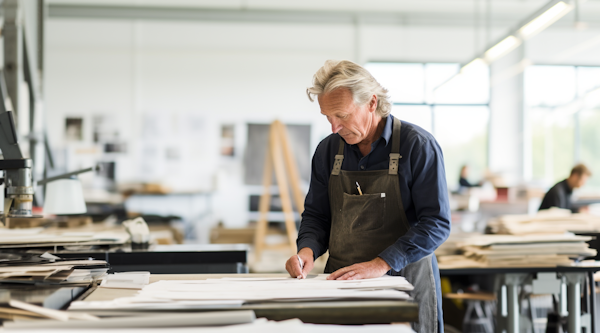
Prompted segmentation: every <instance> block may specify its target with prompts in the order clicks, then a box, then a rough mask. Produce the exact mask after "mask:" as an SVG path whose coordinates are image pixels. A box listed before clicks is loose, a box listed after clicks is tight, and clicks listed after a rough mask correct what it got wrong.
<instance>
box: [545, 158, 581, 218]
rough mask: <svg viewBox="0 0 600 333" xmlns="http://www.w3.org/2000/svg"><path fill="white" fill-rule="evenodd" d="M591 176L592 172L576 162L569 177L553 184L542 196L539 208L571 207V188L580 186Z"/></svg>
mask: <svg viewBox="0 0 600 333" xmlns="http://www.w3.org/2000/svg"><path fill="white" fill-rule="evenodd" d="M591 176H592V172H591V171H590V170H589V169H588V168H587V167H586V166H585V165H583V164H577V165H576V166H574V167H573V169H571V175H570V176H569V178H567V179H565V180H563V181H561V182H559V183H557V184H556V185H554V186H553V187H552V188H551V189H550V190H549V191H548V193H546V195H545V196H544V200H542V204H541V205H540V209H539V210H542V209H549V208H550V207H558V208H564V209H572V207H571V194H573V189H576V188H579V187H582V186H583V185H585V183H586V182H587V180H588V178H589V177H591Z"/></svg>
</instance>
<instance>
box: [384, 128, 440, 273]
mask: <svg viewBox="0 0 600 333" xmlns="http://www.w3.org/2000/svg"><path fill="white" fill-rule="evenodd" d="M414 148H415V149H413V151H412V152H411V154H410V163H411V167H410V169H411V172H412V180H413V181H412V185H411V186H410V193H411V197H412V198H411V199H412V203H413V205H414V208H415V212H416V215H417V219H418V221H417V222H416V223H415V224H413V225H412V226H411V228H410V229H409V231H408V232H407V233H406V234H405V235H404V236H402V237H400V238H399V239H398V240H397V241H396V242H395V243H394V244H393V245H391V246H389V247H388V248H387V249H385V250H384V251H383V252H381V254H380V255H379V257H381V258H382V259H383V260H385V261H386V262H387V263H388V264H389V265H390V266H391V267H392V269H393V270H394V271H396V272H399V271H400V270H401V269H402V268H404V267H405V266H406V265H408V264H410V263H413V262H416V261H419V260H420V259H421V258H423V257H425V256H427V255H429V254H431V253H433V251H435V249H437V248H438V246H440V245H441V244H442V243H443V242H444V241H445V240H446V239H447V238H448V236H449V235H450V224H451V222H450V204H449V201H448V189H447V184H446V171H445V169H444V158H443V155H442V150H441V148H440V147H439V145H438V143H437V142H436V141H435V140H427V141H425V142H423V144H422V145H417V146H415V147H414Z"/></svg>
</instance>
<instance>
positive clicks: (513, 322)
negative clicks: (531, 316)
mask: <svg viewBox="0 0 600 333" xmlns="http://www.w3.org/2000/svg"><path fill="white" fill-rule="evenodd" d="M529 276H530V274H522V273H513V274H505V275H504V282H505V284H506V293H507V307H508V311H507V319H506V321H507V324H508V325H507V327H506V332H508V333H518V332H519V327H520V326H519V324H520V323H519V321H520V319H521V318H520V317H521V311H520V306H519V305H520V304H519V286H521V285H522V284H523V282H525V280H526V279H527V278H528V277H529Z"/></svg>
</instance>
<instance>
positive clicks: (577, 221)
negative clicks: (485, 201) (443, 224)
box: [488, 208, 600, 235]
mask: <svg viewBox="0 0 600 333" xmlns="http://www.w3.org/2000/svg"><path fill="white" fill-rule="evenodd" d="M488 228H489V231H490V232H491V233H494V234H509V235H531V234H564V233H565V232H567V231H588V232H598V231H600V217H598V216H594V215H589V214H572V213H571V211H570V210H568V209H558V208H552V209H549V210H542V211H540V212H538V213H537V214H536V215H503V216H500V217H498V218H497V219H495V220H492V221H490V222H488Z"/></svg>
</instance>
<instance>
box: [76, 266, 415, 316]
mask: <svg viewBox="0 0 600 333" xmlns="http://www.w3.org/2000/svg"><path fill="white" fill-rule="evenodd" d="M326 277H327V275H325V274H322V275H319V276H316V277H312V278H308V279H302V280H298V279H294V278H253V279H248V278H225V279H208V280H168V281H158V282H155V283H152V284H149V285H147V286H145V287H144V288H143V289H142V290H141V291H140V292H139V293H138V295H136V296H135V297H128V298H118V299H115V300H113V301H107V302H102V301H98V302H73V303H71V306H70V307H69V310H104V309H130V310H137V309H161V308H163V309H177V308H181V309H189V308H203V307H204V308H211V307H214V306H218V307H227V306H229V307H234V306H240V305H242V304H244V303H253V302H273V301H276V302H298V301H325V300H342V299H362V300H367V299H380V300H406V299H409V298H410V297H409V295H408V294H407V293H406V292H405V291H409V290H412V289H413V287H412V285H411V284H410V283H409V282H408V281H406V279H405V278H404V277H401V276H387V275H386V276H382V277H380V278H375V279H365V280H352V281H337V280H332V281H330V280H326Z"/></svg>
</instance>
